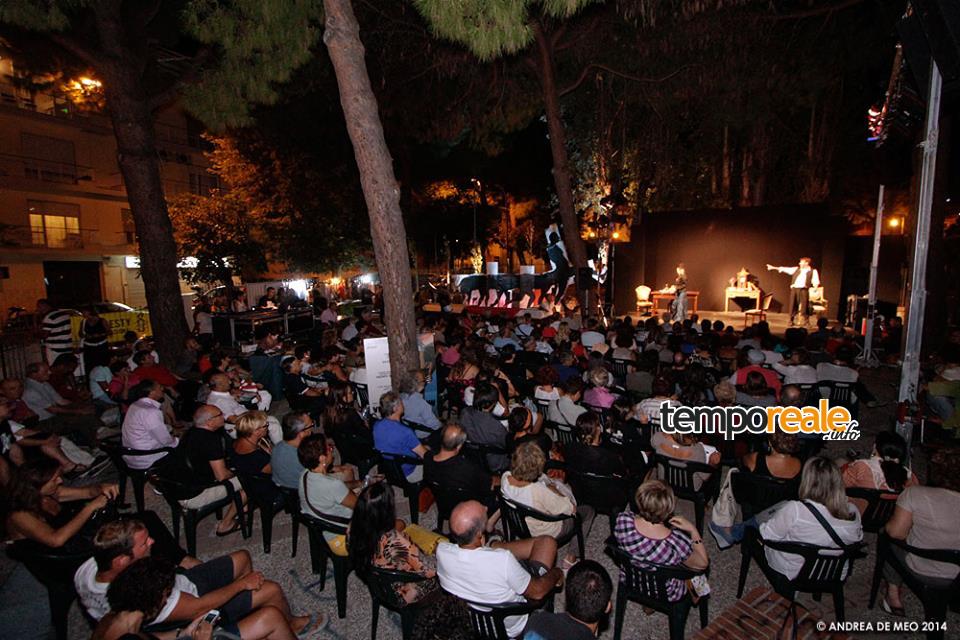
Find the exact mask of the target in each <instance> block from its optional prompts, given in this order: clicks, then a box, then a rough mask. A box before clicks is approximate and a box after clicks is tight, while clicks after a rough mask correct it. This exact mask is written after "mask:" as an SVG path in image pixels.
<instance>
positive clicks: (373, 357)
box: [363, 338, 392, 411]
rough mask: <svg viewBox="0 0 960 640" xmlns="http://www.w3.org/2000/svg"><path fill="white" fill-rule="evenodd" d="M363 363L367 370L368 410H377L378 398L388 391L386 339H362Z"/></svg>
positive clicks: (388, 356)
mask: <svg viewBox="0 0 960 640" xmlns="http://www.w3.org/2000/svg"><path fill="white" fill-rule="evenodd" d="M363 355H364V362H365V363H366V368H367V395H368V397H369V399H370V408H371V409H373V410H375V411H376V410H379V407H380V396H382V395H383V394H385V393H386V392H387V391H390V389H391V388H392V387H391V384H390V347H389V346H388V345H387V339H386V338H364V340H363Z"/></svg>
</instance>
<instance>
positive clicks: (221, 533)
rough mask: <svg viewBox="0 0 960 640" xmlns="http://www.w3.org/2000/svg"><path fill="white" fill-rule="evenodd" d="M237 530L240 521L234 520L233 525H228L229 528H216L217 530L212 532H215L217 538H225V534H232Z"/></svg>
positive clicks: (238, 529)
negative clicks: (222, 529) (224, 529)
mask: <svg viewBox="0 0 960 640" xmlns="http://www.w3.org/2000/svg"><path fill="white" fill-rule="evenodd" d="M237 531H240V521H239V520H235V521H234V523H233V526H232V527H230V528H229V529H227V530H226V531H220V530H219V529H218V530H216V531H214V533H215V534H217V537H218V538H225V537H226V536H229V535H231V534H234V533H236V532H237Z"/></svg>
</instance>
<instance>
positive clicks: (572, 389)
mask: <svg viewBox="0 0 960 640" xmlns="http://www.w3.org/2000/svg"><path fill="white" fill-rule="evenodd" d="M582 397H583V382H582V381H581V380H580V378H579V377H574V378H567V380H566V382H564V383H563V384H562V385H561V386H560V397H559V398H558V399H556V400H554V401H553V402H551V403H550V406H549V407H547V420H549V421H550V422H555V423H557V424H561V425H566V426H568V427H572V426H574V425H575V424H577V418H579V417H580V414H582V413H585V412H586V411H587V408H586V407H583V406H580V405H579V404H577V403H578V402H580V399H581V398H582Z"/></svg>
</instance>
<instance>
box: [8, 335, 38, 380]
mask: <svg viewBox="0 0 960 640" xmlns="http://www.w3.org/2000/svg"><path fill="white" fill-rule="evenodd" d="M42 359H43V358H42V352H41V349H40V342H39V341H38V340H37V339H36V338H35V337H34V335H33V334H32V333H31V332H30V331H5V332H4V333H2V334H0V374H2V376H0V377H2V378H23V377H24V373H25V371H26V368H27V365H28V364H29V363H31V362H38V361H40V360H42Z"/></svg>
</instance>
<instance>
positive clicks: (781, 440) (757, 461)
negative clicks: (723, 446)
mask: <svg viewBox="0 0 960 640" xmlns="http://www.w3.org/2000/svg"><path fill="white" fill-rule="evenodd" d="M767 444H768V445H769V451H770V452H769V453H763V452H757V451H754V452H752V453H748V454H747V455H745V456H744V457H743V459H742V460H741V470H742V471H746V472H749V473H754V474H756V475H758V476H765V477H768V478H779V479H781V480H791V479H793V478H797V477H799V476H800V471H801V469H802V468H803V462H802V461H801V460H800V458H799V457H797V454H799V453H800V438H798V437H797V435H796V434H794V433H785V432H784V431H781V430H780V429H777V430H775V431H774V432H773V433H771V434H770V435H769V436H767Z"/></svg>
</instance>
